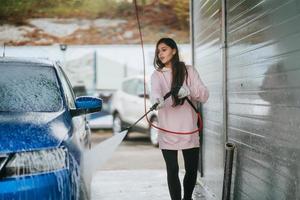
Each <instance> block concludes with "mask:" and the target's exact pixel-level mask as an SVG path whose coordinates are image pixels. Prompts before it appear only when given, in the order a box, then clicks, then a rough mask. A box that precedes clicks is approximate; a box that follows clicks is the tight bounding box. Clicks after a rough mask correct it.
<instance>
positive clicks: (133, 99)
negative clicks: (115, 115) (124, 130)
mask: <svg viewBox="0 0 300 200" xmlns="http://www.w3.org/2000/svg"><path fill="white" fill-rule="evenodd" d="M137 84H138V80H137V79H135V78H132V79H129V80H126V81H125V82H124V83H123V86H122V87H123V88H122V90H123V97H122V99H121V101H122V110H123V113H122V119H123V120H124V121H125V122H127V123H130V124H132V123H133V122H135V121H136V120H137V119H136V113H135V112H136V105H137V103H138V101H137V96H136V90H137Z"/></svg>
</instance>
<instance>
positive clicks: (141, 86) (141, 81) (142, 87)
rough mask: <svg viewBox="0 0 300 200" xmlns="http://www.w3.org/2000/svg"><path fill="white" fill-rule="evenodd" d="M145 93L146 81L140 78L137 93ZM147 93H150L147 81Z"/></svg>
mask: <svg viewBox="0 0 300 200" xmlns="http://www.w3.org/2000/svg"><path fill="white" fill-rule="evenodd" d="M140 94H144V81H143V80H139V81H138V84H137V89H136V95H140ZM146 94H149V89H148V86H147V83H146Z"/></svg>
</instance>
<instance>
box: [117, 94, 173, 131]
mask: <svg viewBox="0 0 300 200" xmlns="http://www.w3.org/2000/svg"><path fill="white" fill-rule="evenodd" d="M171 95H172V91H170V92H168V93H167V94H166V95H165V96H164V100H166V99H167V98H169V97H170V96H171ZM158 104H159V103H155V104H153V105H152V106H151V108H150V109H149V110H148V111H147V112H146V113H145V114H144V115H143V116H142V117H140V118H139V119H138V120H137V121H136V122H134V123H133V124H132V125H130V126H128V127H127V128H125V129H123V130H122V131H125V130H129V129H131V128H132V127H134V126H135V125H136V124H137V123H139V121H141V120H142V119H143V118H144V117H145V116H146V115H148V113H149V112H151V111H153V110H155V109H156V107H157V106H158ZM122 131H121V132H122Z"/></svg>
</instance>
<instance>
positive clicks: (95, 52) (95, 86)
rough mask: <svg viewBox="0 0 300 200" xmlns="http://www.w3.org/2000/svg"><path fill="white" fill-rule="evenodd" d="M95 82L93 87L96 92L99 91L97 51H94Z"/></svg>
mask: <svg viewBox="0 0 300 200" xmlns="http://www.w3.org/2000/svg"><path fill="white" fill-rule="evenodd" d="M93 67H94V81H93V87H94V90H96V89H97V50H95V51H94V66H93Z"/></svg>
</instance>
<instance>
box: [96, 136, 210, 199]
mask: <svg viewBox="0 0 300 200" xmlns="http://www.w3.org/2000/svg"><path fill="white" fill-rule="evenodd" d="M110 136H111V132H109V131H97V132H95V133H93V143H94V144H96V143H99V142H101V141H103V140H104V139H106V138H109V137H110ZM178 155H179V166H180V169H181V170H180V179H181V182H182V179H183V176H184V167H183V158H182V155H181V153H179V154H178ZM193 198H194V200H206V199H207V198H206V197H205V195H204V192H203V189H202V188H201V187H200V185H196V188H195V191H194V197H193ZM91 199H92V200H118V199H122V200H170V197H169V191H168V185H167V177H166V170H165V163H164V161H163V157H162V155H161V151H160V150H159V149H158V148H155V147H153V146H151V144H150V142H149V141H148V138H147V137H146V136H145V135H142V134H139V133H132V134H131V135H130V137H129V139H128V140H125V141H123V142H122V143H121V145H120V146H119V147H118V149H117V150H116V152H115V153H114V154H113V156H112V157H111V159H110V160H109V161H108V162H107V163H106V164H104V165H103V166H100V167H99V169H98V171H97V172H96V173H95V174H94V176H93V181H92V184H91Z"/></svg>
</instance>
